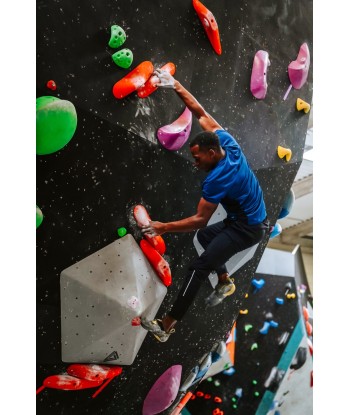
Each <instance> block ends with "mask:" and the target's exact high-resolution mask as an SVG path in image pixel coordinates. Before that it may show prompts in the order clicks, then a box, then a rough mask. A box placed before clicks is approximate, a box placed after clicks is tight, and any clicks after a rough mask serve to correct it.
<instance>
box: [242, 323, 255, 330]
mask: <svg viewBox="0 0 350 415" xmlns="http://www.w3.org/2000/svg"><path fill="white" fill-rule="evenodd" d="M252 328H253V326H252V325H251V324H246V325H245V326H244V330H245V331H249V330H250V329H252Z"/></svg>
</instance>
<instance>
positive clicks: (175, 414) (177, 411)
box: [170, 392, 196, 415]
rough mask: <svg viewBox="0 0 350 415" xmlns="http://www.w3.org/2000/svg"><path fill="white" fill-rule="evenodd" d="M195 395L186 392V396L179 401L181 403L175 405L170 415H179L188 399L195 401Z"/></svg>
mask: <svg viewBox="0 0 350 415" xmlns="http://www.w3.org/2000/svg"><path fill="white" fill-rule="evenodd" d="M195 397H196V396H195V395H193V393H192V392H187V393H186V395H185V396H184V397H183V398H182V399H181V401H180V402H179V403H178V404H177V406H176V408H175V409H174V410H173V412H172V413H171V414H170V415H180V413H181V411H182V409H183V408H184V407H185V405H186V403H187V402H188V401H189V400H190V399H195Z"/></svg>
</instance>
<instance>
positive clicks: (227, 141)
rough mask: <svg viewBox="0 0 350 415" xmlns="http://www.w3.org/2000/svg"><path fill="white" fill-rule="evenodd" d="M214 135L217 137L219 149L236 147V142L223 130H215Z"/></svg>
mask: <svg viewBox="0 0 350 415" xmlns="http://www.w3.org/2000/svg"><path fill="white" fill-rule="evenodd" d="M215 133H216V134H217V136H218V137H219V140H220V145H221V147H224V146H225V147H228V146H234V147H235V146H238V147H239V144H238V143H237V141H236V140H235V139H234V138H233V137H232V135H231V134H229V133H228V132H227V131H225V130H216V131H215Z"/></svg>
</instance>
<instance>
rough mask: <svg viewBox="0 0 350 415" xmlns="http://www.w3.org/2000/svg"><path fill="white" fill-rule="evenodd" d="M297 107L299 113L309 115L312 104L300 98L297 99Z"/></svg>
mask: <svg viewBox="0 0 350 415" xmlns="http://www.w3.org/2000/svg"><path fill="white" fill-rule="evenodd" d="M296 106H297V110H298V111H301V110H304V112H305V114H307V113H308V112H309V111H310V104H308V103H307V102H305V101H303V100H302V99H300V98H298V99H297V104H296Z"/></svg>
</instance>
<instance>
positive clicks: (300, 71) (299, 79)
mask: <svg viewBox="0 0 350 415" xmlns="http://www.w3.org/2000/svg"><path fill="white" fill-rule="evenodd" d="M309 66H310V51H309V47H308V46H307V44H306V43H303V44H302V45H301V46H300V49H299V53H298V56H297V59H296V60H295V61H293V62H291V63H290V64H289V65H288V75H289V79H290V82H291V84H292V85H293V88H295V89H300V88H301V87H302V86H303V85H304V84H305V82H306V79H307V76H308V73H309Z"/></svg>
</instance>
